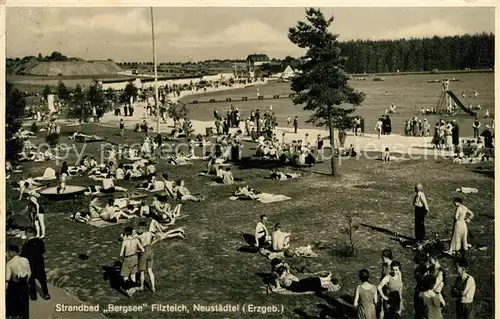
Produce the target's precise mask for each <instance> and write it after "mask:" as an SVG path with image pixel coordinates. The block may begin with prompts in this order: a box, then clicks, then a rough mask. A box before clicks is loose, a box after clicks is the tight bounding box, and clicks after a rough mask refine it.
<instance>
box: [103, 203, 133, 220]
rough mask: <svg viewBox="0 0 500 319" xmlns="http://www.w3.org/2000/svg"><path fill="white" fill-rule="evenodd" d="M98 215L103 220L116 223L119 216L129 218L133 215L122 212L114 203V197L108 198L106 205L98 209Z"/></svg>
mask: <svg viewBox="0 0 500 319" xmlns="http://www.w3.org/2000/svg"><path fill="white" fill-rule="evenodd" d="M99 217H101V219H102V220H104V221H107V222H111V223H117V222H118V220H119V219H120V218H126V219H130V218H133V217H134V216H133V215H128V214H126V213H124V212H123V211H122V210H120V209H119V208H118V207H117V206H116V205H115V204H114V199H109V200H108V204H107V205H106V207H104V208H103V209H102V210H101V211H100V213H99Z"/></svg>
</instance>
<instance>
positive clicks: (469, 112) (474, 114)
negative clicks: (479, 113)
mask: <svg viewBox="0 0 500 319" xmlns="http://www.w3.org/2000/svg"><path fill="white" fill-rule="evenodd" d="M446 93H447V94H448V95H449V96H450V97H451V98H452V99H453V101H455V103H457V105H458V106H459V107H460V108H461V109H462V110H464V112H465V113H467V114H469V115H472V116H476V112H473V111H471V110H469V108H468V107H465V105H463V104H462V102H460V100H459V99H458V97H457V96H456V95H455V93H453V92H452V91H446Z"/></svg>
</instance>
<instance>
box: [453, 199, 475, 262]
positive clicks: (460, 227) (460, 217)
mask: <svg viewBox="0 0 500 319" xmlns="http://www.w3.org/2000/svg"><path fill="white" fill-rule="evenodd" d="M453 202H454V203H455V206H456V207H457V210H456V212H455V227H454V228H453V235H452V236H451V244H450V250H449V251H448V254H450V255H453V254H456V253H457V252H459V251H460V250H463V251H467V249H468V243H467V233H468V230H467V223H468V222H470V220H471V219H472V218H473V217H474V213H473V212H471V211H470V210H469V209H468V208H467V207H465V206H464V205H463V200H462V199H461V198H459V197H457V198H455V199H454V200H453Z"/></svg>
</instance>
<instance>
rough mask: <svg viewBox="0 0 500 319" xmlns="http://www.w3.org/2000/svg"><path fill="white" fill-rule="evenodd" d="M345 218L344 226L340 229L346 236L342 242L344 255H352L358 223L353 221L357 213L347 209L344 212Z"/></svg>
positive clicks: (353, 253) (353, 254)
mask: <svg viewBox="0 0 500 319" xmlns="http://www.w3.org/2000/svg"><path fill="white" fill-rule="evenodd" d="M345 218H346V219H345V226H344V227H341V229H340V232H341V233H342V234H344V235H345V236H346V241H345V242H344V249H345V257H353V256H355V255H356V240H355V234H356V231H357V230H358V228H359V225H358V224H357V223H356V222H355V219H356V218H357V214H356V213H354V212H352V211H349V212H347V213H346V214H345Z"/></svg>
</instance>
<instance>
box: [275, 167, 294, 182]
mask: <svg viewBox="0 0 500 319" xmlns="http://www.w3.org/2000/svg"><path fill="white" fill-rule="evenodd" d="M297 177H300V174H299V173H283V172H280V171H279V170H277V169H273V170H271V179H272V180H278V181H284V180H287V179H290V178H297Z"/></svg>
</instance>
